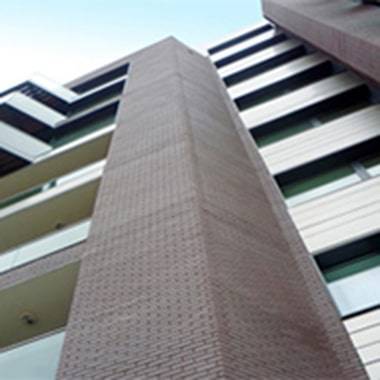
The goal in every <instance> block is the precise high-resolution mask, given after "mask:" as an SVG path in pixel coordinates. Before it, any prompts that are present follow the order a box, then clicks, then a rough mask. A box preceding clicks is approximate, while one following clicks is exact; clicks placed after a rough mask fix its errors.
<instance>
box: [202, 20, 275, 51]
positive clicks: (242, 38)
mask: <svg viewBox="0 0 380 380" xmlns="http://www.w3.org/2000/svg"><path fill="white" fill-rule="evenodd" d="M271 29H272V26H271V25H270V24H266V25H263V26H262V27H260V28H257V29H254V30H251V31H249V32H247V33H244V34H242V35H240V36H238V37H235V38H232V39H230V40H228V41H226V42H223V43H221V44H219V45H216V46H214V47H212V48H211V49H209V50H208V52H209V54H215V53H218V52H220V51H222V50H224V49H227V48H229V47H231V46H234V45H236V44H239V43H240V42H243V41H246V40H249V39H250V38H253V37H256V36H258V35H259V34H261V33H264V32H267V31H269V30H271Z"/></svg>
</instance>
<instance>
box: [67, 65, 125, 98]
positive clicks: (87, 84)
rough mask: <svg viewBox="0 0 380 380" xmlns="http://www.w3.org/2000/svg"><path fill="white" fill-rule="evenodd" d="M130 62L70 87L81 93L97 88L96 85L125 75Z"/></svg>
mask: <svg viewBox="0 0 380 380" xmlns="http://www.w3.org/2000/svg"><path fill="white" fill-rule="evenodd" d="M128 68H129V64H128V63H127V64H123V65H121V66H118V67H116V68H115V69H112V70H110V71H107V72H106V73H104V74H101V75H98V76H97V77H95V78H91V79H89V80H86V81H83V82H82V83H80V84H77V85H74V86H72V87H71V88H70V89H71V90H72V91H75V92H77V93H79V94H83V93H84V92H87V91H90V90H93V89H95V88H96V87H99V86H102V85H104V84H106V83H108V82H111V81H113V80H115V79H117V78H120V77H123V76H125V75H127V73H128Z"/></svg>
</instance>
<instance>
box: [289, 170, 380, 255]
mask: <svg viewBox="0 0 380 380" xmlns="http://www.w3.org/2000/svg"><path fill="white" fill-rule="evenodd" d="M289 212H290V214H291V216H292V218H293V220H294V222H295V224H296V226H297V227H298V229H299V231H300V233H301V236H302V237H303V239H304V241H305V244H306V246H307V248H308V249H309V251H310V252H312V253H314V254H316V253H318V252H320V251H321V250H325V249H328V248H332V247H333V246H335V245H338V244H343V243H345V242H349V241H351V240H354V239H358V238H360V237H363V236H365V235H368V234H371V233H375V232H377V231H380V177H377V178H373V179H370V180H367V181H365V182H361V183H359V184H357V185H353V186H350V187H348V188H346V189H343V190H340V191H336V192H334V193H332V194H329V195H326V196H323V197H321V198H317V199H315V200H313V201H310V202H306V203H303V204H300V205H298V206H295V207H292V208H290V209H289Z"/></svg>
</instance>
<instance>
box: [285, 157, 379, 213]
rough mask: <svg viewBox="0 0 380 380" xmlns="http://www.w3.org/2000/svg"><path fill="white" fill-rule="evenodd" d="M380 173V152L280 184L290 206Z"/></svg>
mask: <svg viewBox="0 0 380 380" xmlns="http://www.w3.org/2000/svg"><path fill="white" fill-rule="evenodd" d="M379 174H380V152H376V153H373V154H372V155H370V156H367V157H365V158H358V159H356V160H353V161H351V162H350V163H348V164H343V165H340V166H338V167H335V168H331V169H330V168H329V169H324V170H321V171H317V172H316V173H312V174H310V175H307V176H302V177H300V178H299V179H296V180H293V181H291V182H289V183H286V184H284V185H280V187H281V190H282V193H283V195H284V197H285V198H286V203H287V205H288V206H289V207H292V206H296V205H298V204H300V203H303V202H307V201H309V200H312V199H315V198H317V197H320V196H322V195H326V194H329V193H332V192H333V191H336V190H339V189H342V188H344V187H347V186H350V185H352V184H355V183H358V182H360V181H365V180H368V179H370V178H372V177H375V176H377V175H379Z"/></svg>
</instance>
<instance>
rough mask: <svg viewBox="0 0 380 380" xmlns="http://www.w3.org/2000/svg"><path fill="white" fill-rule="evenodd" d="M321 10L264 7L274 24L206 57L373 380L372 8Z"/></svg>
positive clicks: (377, 351)
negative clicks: (212, 64) (248, 135)
mask: <svg viewBox="0 0 380 380" xmlns="http://www.w3.org/2000/svg"><path fill="white" fill-rule="evenodd" d="M313 3H314V6H313ZM317 3H318V2H308V4H307V6H306V5H305V2H303V1H296V2H295V1H276V0H268V1H264V2H263V8H264V14H265V16H266V17H267V18H268V19H269V20H271V21H272V23H263V24H260V25H257V26H256V28H250V29H248V30H245V31H242V32H239V33H238V34H236V35H233V36H230V37H229V38H227V39H224V40H222V41H220V42H219V43H216V44H215V45H214V46H212V47H210V49H209V54H210V58H211V60H212V61H213V62H214V65H215V66H216V68H217V70H218V73H219V75H220V77H221V78H222V80H223V81H224V83H225V86H226V88H227V91H228V93H229V95H230V97H231V99H232V100H233V101H234V103H235V104H236V107H237V108H238V110H239V113H240V116H241V118H242V120H243V122H244V124H245V126H246V128H247V129H248V130H249V131H250V133H251V135H252V137H253V139H254V140H255V142H256V144H257V146H258V149H259V152H260V153H261V156H262V157H263V159H264V161H265V163H266V164H267V166H268V169H269V171H270V172H271V174H272V176H273V178H274V179H275V180H276V182H277V184H278V186H279V188H280V189H281V191H282V194H283V196H284V199H285V202H286V204H287V206H288V210H289V213H290V215H291V217H292V219H293V221H294V223H295V224H296V226H297V229H298V230H299V232H300V234H301V236H302V238H303V240H304V242H305V244H306V246H307V248H308V251H309V252H310V253H311V255H312V256H313V257H314V258H315V261H316V263H317V265H318V267H319V269H320V270H321V273H322V275H323V277H324V278H325V281H326V285H327V287H328V289H329V291H330V293H331V295H332V297H333V299H334V301H335V303H336V306H337V308H338V310H339V312H340V315H341V317H342V320H343V323H344V324H345V326H346V328H347V330H348V331H349V333H350V336H351V338H352V341H353V343H354V345H355V347H356V348H357V350H358V353H359V355H360V357H361V359H362V361H363V363H364V364H365V366H366V369H367V372H368V374H369V376H370V378H373V379H378V378H380V340H379V338H380V310H379V301H380V266H379V262H380V256H379V251H380V245H379V244H380V209H379V208H378V204H379V195H380V181H379V177H378V175H379V174H380V150H379V143H380V140H379V136H380V105H379V100H380V96H379V95H380V91H379V83H380V71H379V67H380V65H379V63H380V42H379V39H378V38H377V37H376V34H373V35H371V33H370V32H373V31H374V30H371V27H372V26H374V25H373V24H372V23H371V22H374V21H375V20H378V19H379V17H380V9H379V8H377V7H374V6H369V5H368V6H364V5H360V4H352V3H350V2H344V1H338V2H330V3H329V4H326V5H324V6H323V7H322V6H317ZM348 15H350V17H354V16H355V17H356V15H357V16H358V17H357V19H356V22H355V24H353V23H352V22H351V18H348ZM310 20H313V21H310ZM306 25H307V27H306ZM376 28H377V30H378V25H377V26H376ZM377 35H378V33H377Z"/></svg>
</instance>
